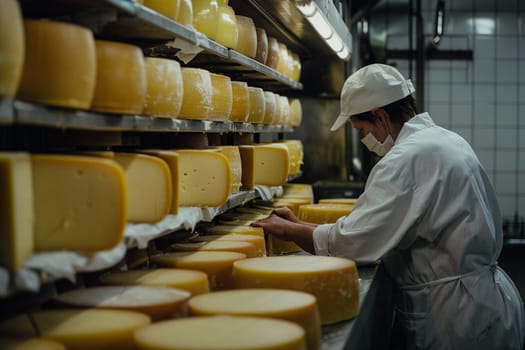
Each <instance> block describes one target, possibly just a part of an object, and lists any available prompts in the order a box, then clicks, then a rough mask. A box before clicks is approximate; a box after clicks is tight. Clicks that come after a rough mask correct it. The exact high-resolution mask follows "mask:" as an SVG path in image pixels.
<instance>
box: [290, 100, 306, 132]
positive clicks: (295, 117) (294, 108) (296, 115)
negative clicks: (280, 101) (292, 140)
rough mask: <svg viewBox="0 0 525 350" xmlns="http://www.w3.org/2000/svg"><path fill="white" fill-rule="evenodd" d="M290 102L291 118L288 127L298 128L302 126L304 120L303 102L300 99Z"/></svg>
mask: <svg viewBox="0 0 525 350" xmlns="http://www.w3.org/2000/svg"><path fill="white" fill-rule="evenodd" d="M289 102H290V116H289V118H288V126H291V127H296V126H300V125H301V121H302V119H303V107H302V105H301V100H300V99H298V98H293V99H291V100H289Z"/></svg>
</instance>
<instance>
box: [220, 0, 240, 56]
mask: <svg viewBox="0 0 525 350" xmlns="http://www.w3.org/2000/svg"><path fill="white" fill-rule="evenodd" d="M218 11H219V12H218V17H219V19H218V21H217V33H216V35H215V40H216V41H217V42H218V43H219V44H221V45H224V46H226V47H227V48H230V49H234V50H235V49H236V48H237V42H238V41H239V28H238V27H237V18H236V17H235V11H234V10H233V9H232V8H231V7H230V6H228V5H227V4H220V3H219V10H218Z"/></svg>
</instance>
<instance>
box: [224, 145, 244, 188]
mask: <svg viewBox="0 0 525 350" xmlns="http://www.w3.org/2000/svg"><path fill="white" fill-rule="evenodd" d="M219 150H220V151H221V152H222V154H224V155H225V156H226V158H228V161H229V163H230V169H231V193H237V192H239V191H240V189H241V185H242V184H241V180H242V164H241V153H240V152H239V147H238V146H220V147H219Z"/></svg>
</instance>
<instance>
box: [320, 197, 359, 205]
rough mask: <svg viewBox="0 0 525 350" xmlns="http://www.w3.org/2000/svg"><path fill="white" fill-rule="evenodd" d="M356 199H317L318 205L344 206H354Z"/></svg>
mask: <svg viewBox="0 0 525 350" xmlns="http://www.w3.org/2000/svg"><path fill="white" fill-rule="evenodd" d="M356 202H357V198H346V197H345V198H322V199H319V202H318V203H319V204H346V205H352V206H354V205H355V203H356Z"/></svg>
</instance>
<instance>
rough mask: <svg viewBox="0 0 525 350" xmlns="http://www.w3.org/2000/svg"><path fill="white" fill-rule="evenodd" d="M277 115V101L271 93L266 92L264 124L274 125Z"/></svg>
mask: <svg viewBox="0 0 525 350" xmlns="http://www.w3.org/2000/svg"><path fill="white" fill-rule="evenodd" d="M276 114H277V99H276V97H275V94H274V93H273V92H271V91H265V92H264V120H263V123H264V124H273V122H274V120H275V117H276Z"/></svg>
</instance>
